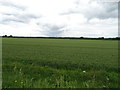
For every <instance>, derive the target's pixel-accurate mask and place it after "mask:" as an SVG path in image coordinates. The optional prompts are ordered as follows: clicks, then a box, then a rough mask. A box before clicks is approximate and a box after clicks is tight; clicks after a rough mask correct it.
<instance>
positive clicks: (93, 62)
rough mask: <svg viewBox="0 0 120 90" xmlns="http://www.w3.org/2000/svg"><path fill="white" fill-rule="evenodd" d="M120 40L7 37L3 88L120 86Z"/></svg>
mask: <svg viewBox="0 0 120 90" xmlns="http://www.w3.org/2000/svg"><path fill="white" fill-rule="evenodd" d="M117 44H118V43H117V41H111V40H110V41H109V40H108V41H104V40H103V41H102V40H68V39H26V38H23V39H20V38H19V39H17V38H8V39H7V38H4V39H3V88H118V87H119V86H118V63H117V62H118V61H117V60H118V52H117V50H118V47H117Z"/></svg>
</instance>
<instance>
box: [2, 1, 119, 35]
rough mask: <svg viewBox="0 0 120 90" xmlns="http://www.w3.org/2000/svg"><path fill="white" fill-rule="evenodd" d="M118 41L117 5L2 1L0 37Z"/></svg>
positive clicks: (111, 3)
mask: <svg viewBox="0 0 120 90" xmlns="http://www.w3.org/2000/svg"><path fill="white" fill-rule="evenodd" d="M1 35H13V36H40V37H41V36H48V37H54V36H58V37H61V36H62V37H65V36H66V37H69V36H70V37H81V36H83V37H117V36H118V3H117V2H101V1H100V0H0V36H1Z"/></svg>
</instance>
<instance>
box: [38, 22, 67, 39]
mask: <svg viewBox="0 0 120 90" xmlns="http://www.w3.org/2000/svg"><path fill="white" fill-rule="evenodd" d="M37 25H39V26H40V24H39V23H37ZM41 26H42V29H43V30H44V31H43V34H44V35H46V36H48V37H56V36H61V35H62V33H63V31H64V30H63V28H64V27H65V26H60V25H50V24H43V25H41Z"/></svg>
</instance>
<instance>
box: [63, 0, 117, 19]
mask: <svg viewBox="0 0 120 90" xmlns="http://www.w3.org/2000/svg"><path fill="white" fill-rule="evenodd" d="M76 5H77V6H78V7H77V8H75V9H71V10H68V11H67V12H63V13H61V15H69V14H74V13H77V14H79V13H80V14H83V15H84V16H85V17H86V18H88V19H92V18H99V19H107V18H118V5H117V3H116V2H111V3H98V5H100V7H97V8H92V7H91V8H90V7H89V6H85V7H87V9H82V10H81V8H82V7H80V3H77V4H76ZM101 7H102V9H101Z"/></svg>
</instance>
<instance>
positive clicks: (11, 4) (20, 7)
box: [0, 1, 26, 10]
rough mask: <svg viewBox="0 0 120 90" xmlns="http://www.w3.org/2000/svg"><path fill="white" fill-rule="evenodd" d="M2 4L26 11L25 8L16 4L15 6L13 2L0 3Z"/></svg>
mask: <svg viewBox="0 0 120 90" xmlns="http://www.w3.org/2000/svg"><path fill="white" fill-rule="evenodd" d="M0 4H1V5H3V6H9V7H14V8H16V9H20V10H25V9H26V8H25V7H24V6H20V5H16V4H13V3H11V2H6V1H0Z"/></svg>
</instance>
